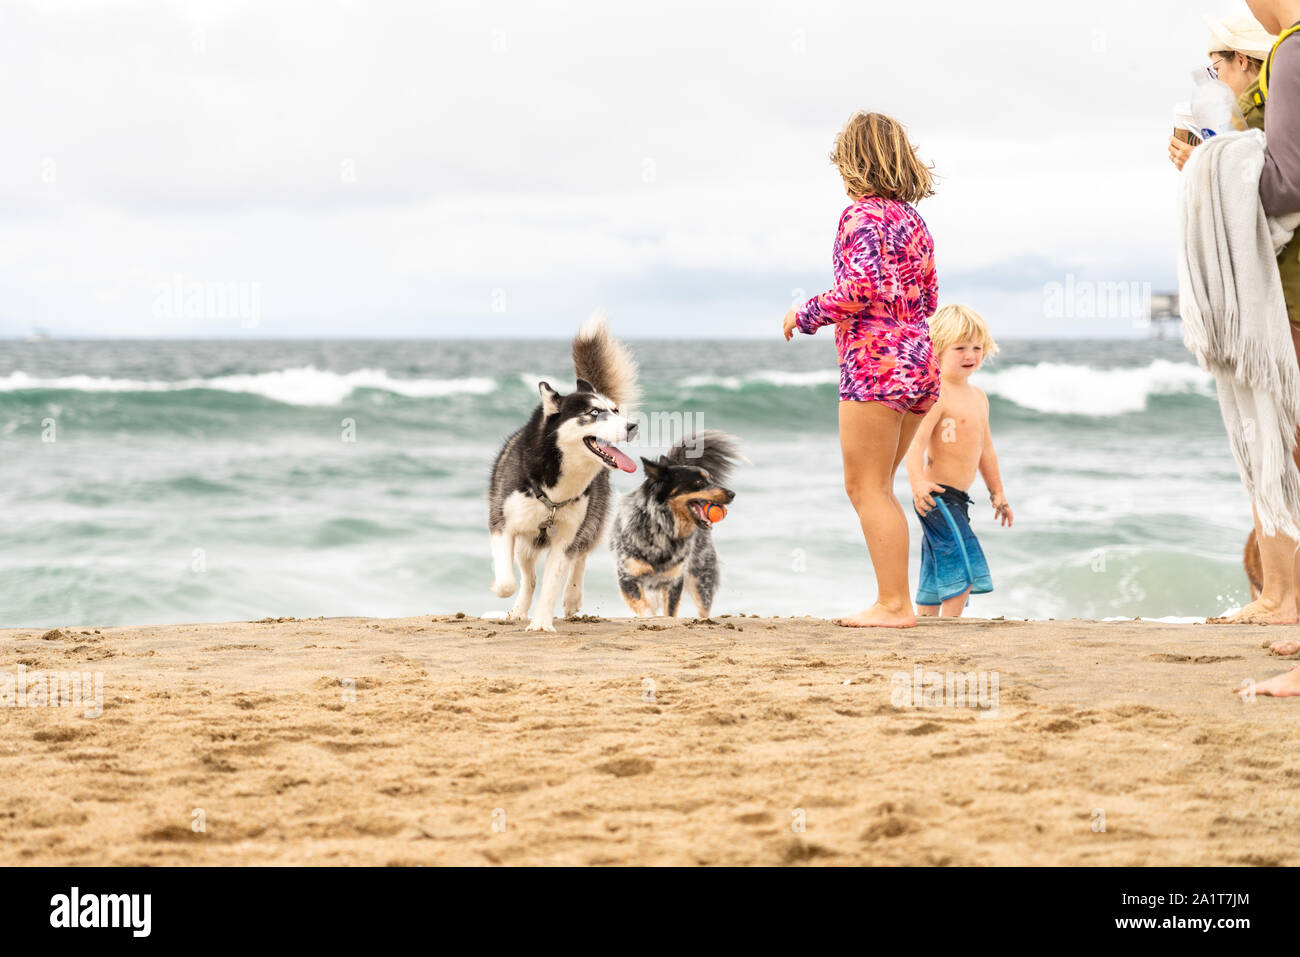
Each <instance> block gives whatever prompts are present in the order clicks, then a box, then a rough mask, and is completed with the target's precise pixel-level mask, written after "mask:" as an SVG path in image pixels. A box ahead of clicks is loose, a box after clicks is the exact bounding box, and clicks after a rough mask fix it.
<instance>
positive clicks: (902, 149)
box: [831, 112, 934, 203]
mask: <svg viewBox="0 0 1300 957" xmlns="http://www.w3.org/2000/svg"><path fill="white" fill-rule="evenodd" d="M831 162H832V163H834V164H835V168H836V169H838V170H839V171H840V176H841V177H843V179H844V189H845V191H846V192H847V193H848V194H849V195H850V196H852V197H853V198H854V199H861V198H862V197H864V196H879V197H880V198H881V199H898V200H902V201H903V202H905V203H916V202H918V201H920V200H922V199H925V198H926V197H927V196H933V195H934V177H933V176H932V175H931V172H930V167H928V166H926V165H925V164H924V163H922V162H921V160H920V159H919V158H918V157H917V155H916V147H914V146H913V145H912V144H911V143H910V142H908V139H907V131H906V130H904V129H903V124H902V123H900V122H898V120H896V119H894V118H893V117H890V116H885V114H883V113H866V112H863V113H854V114H853V116H851V117H849V121H848V122H847V123H845V124H844V129H842V130H840V132H839V133H838V134H837V135H836V137H835V149H833V150H831Z"/></svg>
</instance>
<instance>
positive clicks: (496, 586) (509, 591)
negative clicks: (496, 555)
mask: <svg viewBox="0 0 1300 957" xmlns="http://www.w3.org/2000/svg"><path fill="white" fill-rule="evenodd" d="M518 587H519V583H518V582H498V581H494V582H493V583H492V594H494V595H496V596H497V597H498V598H509V597H510V596H511V595H513V594H514V593H515V589H516V588H518Z"/></svg>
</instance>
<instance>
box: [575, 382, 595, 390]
mask: <svg viewBox="0 0 1300 957" xmlns="http://www.w3.org/2000/svg"><path fill="white" fill-rule="evenodd" d="M578 391H579V392H595V391H596V387H595V386H594V385H592V384H591V383H590V382H588V381H587V380H586V379H579V380H578Z"/></svg>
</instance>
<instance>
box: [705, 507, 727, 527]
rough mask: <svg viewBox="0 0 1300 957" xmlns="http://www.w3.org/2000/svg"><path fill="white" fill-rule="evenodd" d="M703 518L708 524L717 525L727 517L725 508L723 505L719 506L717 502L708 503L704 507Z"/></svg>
mask: <svg viewBox="0 0 1300 957" xmlns="http://www.w3.org/2000/svg"><path fill="white" fill-rule="evenodd" d="M704 517H705V518H707V519H708V520H709V521H710V522H713V523H715V524H716V523H717V522H720V521H722V520H723V519H724V518H726V517H727V508H726V506H725V505H719V504H718V503H717V502H710V503H709V504H708V505H706V506H704Z"/></svg>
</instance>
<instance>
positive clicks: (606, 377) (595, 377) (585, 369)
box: [573, 313, 641, 415]
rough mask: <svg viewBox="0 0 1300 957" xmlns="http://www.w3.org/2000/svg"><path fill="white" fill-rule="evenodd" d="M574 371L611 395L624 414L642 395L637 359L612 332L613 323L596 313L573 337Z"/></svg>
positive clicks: (603, 392)
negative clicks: (610, 327)
mask: <svg viewBox="0 0 1300 957" xmlns="http://www.w3.org/2000/svg"><path fill="white" fill-rule="evenodd" d="M573 371H574V372H575V373H577V376H578V378H579V379H586V380H587V381H588V382H590V383H591V384H592V385H593V386H594V387H595V389H596V391H597V392H599V393H601V394H602V395H607V396H609V397H610V398H611V399H613V400H614V401H615V402H616V403H617V404H618V406H619V411H620V412H622V413H623V414H624V415H627V414H628V412H629V411H630V410H631V409H632V407H633V406H635V405H636V403H637V400H639V399H640V398H641V387H640V386H639V385H638V384H637V366H636V360H635V359H633V358H632V353H630V352H628V351H627V347H626V346H624V345H623V343H621V342H619V341H618V340H617V339H615V338H614V337H613V336H611V335H610V334H609V323H608V322H607V321H606V319H605V317H604V316H603V315H601V314H600V313H596V314H595V315H593V316H592V317H591V318H590V319H588V320H587V321H586V323H584V324H583V327H582V329H581V330H579V332H578V335H577V336H576V337H574V340H573Z"/></svg>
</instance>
